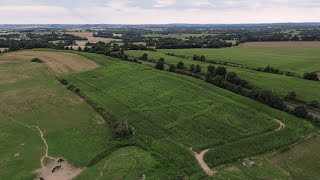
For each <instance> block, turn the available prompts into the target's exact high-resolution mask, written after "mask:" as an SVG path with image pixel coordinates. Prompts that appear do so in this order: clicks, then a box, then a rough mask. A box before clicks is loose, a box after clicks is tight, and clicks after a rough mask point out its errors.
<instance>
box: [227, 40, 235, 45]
mask: <svg viewBox="0 0 320 180" xmlns="http://www.w3.org/2000/svg"><path fill="white" fill-rule="evenodd" d="M226 42H227V43H232V45H236V44H237V41H236V40H226Z"/></svg>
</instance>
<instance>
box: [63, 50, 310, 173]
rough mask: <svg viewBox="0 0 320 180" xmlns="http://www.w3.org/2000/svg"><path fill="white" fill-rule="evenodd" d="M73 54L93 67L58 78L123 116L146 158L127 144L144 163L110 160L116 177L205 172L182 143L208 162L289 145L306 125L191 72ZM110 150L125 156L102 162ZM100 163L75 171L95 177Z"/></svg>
mask: <svg viewBox="0 0 320 180" xmlns="http://www.w3.org/2000/svg"><path fill="white" fill-rule="evenodd" d="M80 54H81V55H82V56H85V57H87V58H89V59H92V60H94V61H95V62H97V63H98V64H99V65H100V66H101V67H100V68H98V69H95V70H92V71H87V72H83V73H75V74H71V75H67V76H65V78H66V79H67V80H68V81H69V82H70V83H72V84H74V85H75V86H76V87H78V88H80V89H81V91H82V92H83V93H85V94H86V95H87V96H88V97H89V98H91V99H92V100H94V101H95V102H97V103H98V104H99V105H100V106H102V107H103V108H104V109H106V111H107V112H108V113H109V114H110V115H112V116H113V117H114V118H115V119H116V120H117V121H120V122H123V121H128V122H129V124H130V125H132V126H133V127H134V128H135V131H136V133H135V135H134V137H133V140H134V141H135V142H138V146H139V147H141V148H143V149H144V150H147V151H149V153H150V154H151V156H152V157H151V156H150V154H149V153H146V152H144V151H142V150H140V149H136V147H133V148H134V150H132V151H133V152H134V151H138V152H137V153H134V154H136V156H137V157H136V159H144V160H137V162H144V164H146V165H145V166H144V167H143V168H140V165H139V164H137V166H134V167H135V168H133V169H132V170H126V169H128V168H126V167H127V166H133V165H132V160H130V158H128V159H129V160H127V162H126V164H122V163H121V161H122V160H119V162H118V163H119V164H120V165H117V164H116V165H115V166H123V170H122V169H119V171H120V172H116V174H117V177H119V176H120V177H122V176H123V174H125V175H127V174H134V176H137V175H141V174H145V175H146V177H149V178H150V179H159V178H160V179H164V178H165V179H167V178H169V177H192V178H195V179H199V178H200V177H205V174H204V172H203V171H202V170H201V168H200V167H199V165H198V163H197V161H196V159H195V158H194V157H193V155H192V153H191V152H190V151H189V150H188V148H190V147H192V148H193V150H195V151H197V152H200V151H202V150H203V149H206V148H210V149H211V148H212V149H211V150H210V151H209V153H208V154H207V155H206V156H205V160H206V162H207V163H208V164H209V165H210V167H214V166H216V165H218V164H221V163H222V164H223V163H225V162H232V161H234V160H235V159H237V158H242V157H248V156H252V155H256V154H259V153H264V152H266V151H269V150H273V149H276V148H279V147H282V146H286V145H289V144H292V143H293V142H295V141H298V140H300V139H302V138H303V137H304V136H305V135H306V134H308V133H310V132H312V131H314V129H313V127H312V126H311V125H310V124H309V123H307V122H306V121H304V120H301V119H298V118H295V117H293V116H291V115H289V114H287V113H284V112H281V111H277V110H274V109H271V108H269V107H267V106H264V105H262V104H260V103H257V102H255V101H252V100H250V99H247V98H244V97H242V96H238V95H235V94H233V93H230V92H228V91H225V90H223V89H220V88H217V87H215V86H212V85H210V84H207V83H204V82H202V81H199V80H197V79H193V78H191V77H186V76H182V75H177V74H173V73H168V72H164V71H157V70H154V69H153V68H150V67H148V66H145V65H139V64H133V63H128V62H123V61H119V60H117V59H113V58H110V57H107V56H103V55H97V54H89V53H80ZM276 119H277V120H281V122H283V123H284V124H285V128H284V129H279V130H276V129H278V128H279V124H278V123H277V121H275V120H276ZM275 130H276V131H275ZM257 148H259V150H257ZM223 150H224V151H223ZM119 151H122V150H121V149H120V150H119ZM130 151H131V150H130ZM118 154H124V155H123V156H128V157H132V155H130V154H131V153H130V152H126V153H121V152H115V153H114V154H113V155H112V156H111V157H107V158H106V159H105V160H106V162H108V158H112V157H113V156H117V155H118ZM141 157H143V158H141ZM131 159H132V158H131ZM105 160H104V161H105ZM109 161H110V162H112V161H111V160H109ZM155 161H157V162H158V163H156V162H155ZM104 164H105V163H104V162H103V161H102V162H99V163H98V164H96V165H95V166H94V167H92V168H91V169H90V170H88V171H90V172H86V171H85V172H84V174H83V177H84V178H85V177H86V175H85V174H91V173H92V174H96V175H98V174H99V172H101V171H100V170H101V167H104V166H105V165H104ZM109 164H110V163H109ZM121 164H122V165H121ZM108 167H109V166H108V163H107V168H104V169H102V171H103V173H102V176H103V177H108V174H107V173H106V174H105V171H108ZM155 167H156V168H155ZM112 168H114V167H113V166H112V165H111V166H110V169H112ZM129 169H130V168H129ZM122 171H124V172H122ZM80 177H82V175H80ZM80 177H79V178H80Z"/></svg>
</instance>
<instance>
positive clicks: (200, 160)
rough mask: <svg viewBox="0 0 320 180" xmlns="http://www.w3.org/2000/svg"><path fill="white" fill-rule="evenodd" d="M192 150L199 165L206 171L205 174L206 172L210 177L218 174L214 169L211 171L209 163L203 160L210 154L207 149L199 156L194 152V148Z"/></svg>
mask: <svg viewBox="0 0 320 180" xmlns="http://www.w3.org/2000/svg"><path fill="white" fill-rule="evenodd" d="M190 150H191V151H192V152H193V154H194V157H195V158H196V159H197V161H198V163H199V165H200V166H201V168H202V169H203V170H204V172H206V173H207V174H208V175H209V176H212V175H214V174H216V173H217V171H215V170H214V169H211V168H210V167H209V166H208V165H207V163H206V162H204V160H203V157H204V155H205V154H207V153H208V152H209V149H205V150H203V151H201V152H200V154H198V153H196V152H195V151H193V150H192V148H190Z"/></svg>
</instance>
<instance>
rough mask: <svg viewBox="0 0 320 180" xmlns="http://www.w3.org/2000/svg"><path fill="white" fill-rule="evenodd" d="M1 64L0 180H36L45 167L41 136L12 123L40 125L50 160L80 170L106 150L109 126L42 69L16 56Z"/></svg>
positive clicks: (5, 57) (40, 65) (36, 64)
mask: <svg viewBox="0 0 320 180" xmlns="http://www.w3.org/2000/svg"><path fill="white" fill-rule="evenodd" d="M36 53H37V52H35V54H36ZM79 57H80V56H79ZM80 58H83V57H80ZM0 59H1V60H0V77H1V78H0V84H1V88H0V102H1V103H0V144H1V146H0V162H1V163H0V169H1V171H0V179H34V178H35V177H36V175H35V174H33V171H34V170H36V169H37V168H39V167H40V159H41V157H42V156H43V155H44V153H45V145H44V143H43V141H42V140H41V139H40V135H39V132H38V131H33V130H31V129H29V128H27V127H25V126H23V125H21V124H19V123H17V122H14V121H12V120H11V119H10V118H12V119H14V120H16V121H19V122H22V123H24V124H26V125H29V126H37V125H38V126H39V128H40V129H41V130H42V131H43V133H44V138H45V139H46V141H47V143H48V145H49V155H50V156H53V157H63V158H65V159H67V160H68V161H69V162H70V163H71V164H72V165H75V166H77V167H84V166H86V164H87V163H88V162H89V161H90V160H91V159H92V158H93V157H95V156H96V154H98V153H100V152H101V151H103V150H104V148H105V147H106V145H107V141H108V139H109V138H110V131H109V128H108V127H107V126H106V123H105V122H104V121H103V119H102V118H101V117H100V116H99V115H98V114H97V113H96V112H95V111H94V110H93V109H92V108H91V107H90V106H89V105H88V104H87V103H85V101H83V100H82V99H81V98H79V97H78V96H77V95H75V94H73V93H72V92H70V91H69V90H67V89H66V88H65V87H63V86H62V85H61V84H60V83H59V82H57V81H56V80H55V79H54V77H52V76H51V75H50V74H49V72H48V71H47V70H46V69H45V67H44V66H43V64H39V63H31V62H30V60H31V59H23V58H22V59H20V55H18V56H14V53H12V54H11V53H10V54H3V55H1V57H0ZM9 117H10V118H9Z"/></svg>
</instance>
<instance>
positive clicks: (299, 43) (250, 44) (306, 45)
mask: <svg viewBox="0 0 320 180" xmlns="http://www.w3.org/2000/svg"><path fill="white" fill-rule="evenodd" d="M240 46H246V47H302V48H309V47H320V41H283V42H282V41H278V42H246V43H243V44H240Z"/></svg>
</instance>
